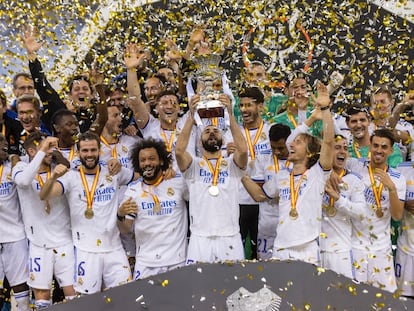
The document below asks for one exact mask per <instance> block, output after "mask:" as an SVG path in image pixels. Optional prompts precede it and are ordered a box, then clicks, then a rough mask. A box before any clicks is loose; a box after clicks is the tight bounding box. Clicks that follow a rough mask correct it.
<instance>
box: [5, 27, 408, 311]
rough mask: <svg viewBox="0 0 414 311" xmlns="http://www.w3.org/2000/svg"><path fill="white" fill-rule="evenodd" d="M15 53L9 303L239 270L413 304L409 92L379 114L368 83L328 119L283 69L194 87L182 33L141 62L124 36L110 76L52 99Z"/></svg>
mask: <svg viewBox="0 0 414 311" xmlns="http://www.w3.org/2000/svg"><path fill="white" fill-rule="evenodd" d="M22 42H23V46H24V48H25V50H26V52H27V57H28V62H29V69H30V73H24V72H22V73H18V74H16V75H15V76H14V78H13V94H14V97H15V98H14V99H12V100H10V99H9V98H6V96H5V95H4V93H3V92H0V95H1V105H2V108H3V114H2V115H1V116H2V118H1V120H0V121H1V122H0V127H1V134H0V163H1V165H0V178H1V184H0V185H1V194H0V246H1V247H0V257H1V260H0V285H1V286H0V287H3V286H4V287H6V281H5V282H2V280H3V279H5V280H6V279H7V281H8V284H9V286H10V288H11V289H12V291H13V294H14V298H15V300H16V303H17V309H18V310H30V309H36V310H40V309H43V308H46V307H48V306H50V305H51V303H52V297H51V291H52V290H53V288H57V287H60V288H61V289H62V291H63V295H64V297H65V299H67V300H71V299H73V298H75V297H76V296H77V295H86V294H92V293H96V292H99V291H102V290H105V289H108V288H111V287H115V286H118V285H120V284H124V283H126V282H129V281H132V280H139V279H143V278H146V277H149V276H152V275H156V274H159V273H163V272H167V271H170V270H172V269H177V268H179V267H183V266H185V265H188V264H192V263H197V262H209V263H213V262H221V261H240V260H244V259H258V260H270V259H276V260H299V261H304V262H308V263H311V264H314V265H317V266H321V267H324V268H326V269H331V270H333V271H335V272H337V273H340V274H343V275H345V276H347V277H349V278H352V279H355V280H357V281H360V282H366V283H368V284H372V285H374V286H377V287H379V288H381V289H384V290H387V291H390V292H395V291H398V293H399V294H401V295H403V296H407V297H411V298H413V297H414V268H413V267H414V214H413V213H414V203H413V202H414V188H413V187H414V168H413V165H412V163H411V162H410V161H411V160H413V159H414V142H413V139H412V138H414V129H413V126H412V124H411V123H410V122H407V121H405V120H404V119H402V118H401V115H402V114H403V113H404V111H407V110H412V107H413V105H414V94H413V93H412V92H411V93H410V92H409V91H408V90H407V95H406V96H405V97H404V99H403V101H402V102H401V103H398V104H395V101H394V99H393V94H392V92H391V91H390V89H389V88H388V87H387V86H386V85H378V86H375V87H374V88H373V90H372V92H371V96H370V101H369V102H367V103H366V105H360V104H356V105H352V104H351V105H349V106H348V107H346V109H344V110H343V112H342V113H334V112H333V111H332V102H333V97H334V96H335V94H334V93H333V94H332V90H330V89H329V87H328V85H324V84H322V83H321V82H317V83H316V84H315V86H314V88H313V89H312V88H311V87H310V85H312V84H311V77H310V76H309V75H308V74H306V73H305V72H303V71H298V72H295V73H294V74H292V75H291V76H290V77H289V79H288V81H286V83H285V86H284V93H282V94H281V93H279V94H275V93H274V92H272V89H270V88H269V87H268V85H267V82H268V78H269V77H268V73H267V72H266V68H265V66H264V65H263V64H262V63H261V62H259V61H255V62H251V63H250V65H249V66H248V67H246V68H244V69H243V70H244V74H243V77H242V81H243V83H242V85H241V86H240V87H239V89H237V90H231V89H230V87H229V83H228V81H227V78H226V75H225V74H223V75H221V76H219V77H216V78H215V80H214V81H210V82H206V80H205V79H204V80H203V79H197V74H200V72H199V71H197V70H195V69H194V66H193V61H194V57H195V56H197V57H199V56H200V55H202V56H204V57H205V58H209V57H210V56H211V51H210V50H209V43H208V41H207V40H206V38H205V35H204V31H203V30H202V29H195V30H194V31H193V32H192V33H191V36H190V38H189V41H188V45H187V46H186V48H185V50H184V51H180V49H179V48H178V47H177V46H176V45H174V44H173V43H172V42H171V41H168V50H167V52H166V55H165V64H163V65H159V66H158V68H155V67H154V68H152V66H151V64H152V63H151V55H150V54H149V52H148V49H146V48H145V42H141V43H140V44H136V43H129V44H127V45H126V48H125V53H124V66H125V73H124V74H123V75H120V76H117V77H104V76H103V75H102V73H100V72H99V70H92V71H91V72H89V73H88V74H87V75H86V74H80V75H77V76H74V77H73V78H72V79H71V80H70V81H69V83H68V94H66V95H65V96H62V95H61V94H59V93H58V92H57V91H56V90H55V89H53V87H52V86H51V84H50V83H49V82H48V80H47V72H45V71H44V70H43V69H42V65H41V62H40V61H39V59H38V55H37V54H38V52H39V50H40V49H41V47H42V42H41V41H39V40H38V39H37V33H36V31H35V29H34V28H33V27H27V28H26V29H25V31H24V32H23V35H22ZM105 79H106V80H110V83H107V84H106V85H105V84H104V81H105ZM413 89H414V87H413ZM206 92H209V94H207V95H208V96H207V95H206ZM209 96H210V97H209ZM209 101H210V102H214V107H207V108H203V109H201V108H200V103H201V102H204V103H205V102H207V103H208V102H209ZM202 110H203V111H202ZM392 221H394V222H399V221H401V226H399V227H398V226H395V224H393V222H392ZM395 230H398V231H399V232H398V233H399V234H398V235H399V237H398V241H396V242H395V244H396V255H395V256H394V255H393V244H392V239H391V237H392V236H393V234H392V233H395V232H393V231H395ZM394 236H397V235H396V234H394ZM30 297H31V298H32V299H31V300H30V299H29V298H30ZM3 302H4V301H3Z"/></svg>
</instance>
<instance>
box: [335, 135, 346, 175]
mask: <svg viewBox="0 0 414 311" xmlns="http://www.w3.org/2000/svg"><path fill="white" fill-rule="evenodd" d="M347 157H348V141H347V140H346V139H345V138H341V137H338V138H336V139H335V143H334V152H333V163H332V166H333V168H334V169H339V170H341V169H344V168H345V164H346V159H347Z"/></svg>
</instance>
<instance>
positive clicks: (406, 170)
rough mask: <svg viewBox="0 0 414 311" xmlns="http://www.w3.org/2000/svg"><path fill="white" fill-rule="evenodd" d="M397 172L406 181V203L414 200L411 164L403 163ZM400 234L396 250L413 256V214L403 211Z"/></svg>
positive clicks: (413, 179) (413, 177)
mask: <svg viewBox="0 0 414 311" xmlns="http://www.w3.org/2000/svg"><path fill="white" fill-rule="evenodd" d="M398 170H399V171H400V172H401V173H402V174H403V175H404V177H405V179H406V186H407V191H406V196H405V198H406V201H413V200H414V168H413V162H403V163H401V164H400V165H399V166H398ZM400 228H401V232H400V236H399V237H398V250H400V251H402V252H404V253H406V254H409V255H411V256H414V214H413V213H410V212H408V211H406V210H404V215H403V218H402V220H401V227H400Z"/></svg>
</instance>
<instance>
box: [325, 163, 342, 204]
mask: <svg viewBox="0 0 414 311" xmlns="http://www.w3.org/2000/svg"><path fill="white" fill-rule="evenodd" d="M345 173H346V170H344V169H343V170H342V171H341V172H340V173H339V178H341V177H343V176H344V175H345ZM334 204H335V201H334V199H333V198H332V197H330V198H329V207H333V206H334Z"/></svg>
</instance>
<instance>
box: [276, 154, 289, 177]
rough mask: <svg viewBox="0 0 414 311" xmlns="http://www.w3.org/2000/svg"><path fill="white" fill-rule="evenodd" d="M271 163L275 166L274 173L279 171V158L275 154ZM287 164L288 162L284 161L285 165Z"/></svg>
mask: <svg viewBox="0 0 414 311" xmlns="http://www.w3.org/2000/svg"><path fill="white" fill-rule="evenodd" d="M273 164H274V167H275V172H276V173H277V172H279V159H278V158H277V156H275V155H273ZM289 165H290V162H289V161H286V162H285V167H289Z"/></svg>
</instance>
